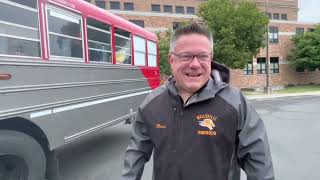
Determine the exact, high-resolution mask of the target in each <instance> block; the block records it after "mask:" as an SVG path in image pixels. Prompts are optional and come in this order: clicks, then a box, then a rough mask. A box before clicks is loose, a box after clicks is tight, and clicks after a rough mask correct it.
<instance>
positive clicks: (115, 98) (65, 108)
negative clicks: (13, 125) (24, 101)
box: [30, 90, 151, 118]
mask: <svg viewBox="0 0 320 180" xmlns="http://www.w3.org/2000/svg"><path fill="white" fill-rule="evenodd" d="M150 92H151V90H148V91H142V92H137V93H132V94H126V95H122V96H116V97H111V98H106V99H100V100H96V101H91V102H85V103H80V104H75V105H70V106H65V107H60V108H55V109H53V110H45V111H40V112H35V113H31V114H30V118H35V117H41V116H46V115H50V114H54V113H59V112H64V111H69V110H73V109H78V108H83V107H87V106H93V105H97V104H101V103H105V102H110V101H115V100H119V99H124V98H128V97H132V96H138V95H142V94H146V93H150Z"/></svg>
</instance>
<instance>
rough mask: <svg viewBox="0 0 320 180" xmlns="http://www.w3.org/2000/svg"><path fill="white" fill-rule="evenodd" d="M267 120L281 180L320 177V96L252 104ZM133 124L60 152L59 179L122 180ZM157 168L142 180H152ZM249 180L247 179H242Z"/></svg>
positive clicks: (122, 126) (98, 134)
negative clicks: (122, 170) (121, 175)
mask: <svg viewBox="0 0 320 180" xmlns="http://www.w3.org/2000/svg"><path fill="white" fill-rule="evenodd" d="M252 103H253V104H254V106H255V107H256V109H257V111H258V113H259V114H260V115H261V116H262V117H263V119H264V122H265V126H266V128H267V131H268V136H269V141H270V147H271V153H272V158H273V163H274V168H275V173H276V179H278V180H289V179H290V180H315V179H320V173H318V172H317V171H318V170H319V168H320V140H319V137H320V118H319V117H320V97H319V96H318V97H316V96H315V97H290V98H277V99H271V100H261V101H260V100H255V101H252ZM129 137H130V125H124V124H118V125H116V126H113V127H110V128H107V129H105V130H103V131H100V133H96V134H92V135H91V136H89V137H86V138H85V139H83V140H82V141H77V142H73V143H71V144H69V145H68V146H66V147H64V148H63V149H60V150H59V151H58V155H59V158H60V178H57V179H58V180H118V179H119V176H120V174H121V167H122V164H123V154H124V151H125V149H126V146H127V144H128V141H129ZM151 176H152V164H151V163H148V164H147V165H146V168H145V171H144V174H143V178H142V180H151ZM242 179H245V178H242Z"/></svg>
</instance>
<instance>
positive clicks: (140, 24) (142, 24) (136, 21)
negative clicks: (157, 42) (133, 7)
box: [129, 20, 144, 27]
mask: <svg viewBox="0 0 320 180" xmlns="http://www.w3.org/2000/svg"><path fill="white" fill-rule="evenodd" d="M129 21H130V22H132V23H134V24H136V25H138V26H140V27H144V21H143V20H129Z"/></svg>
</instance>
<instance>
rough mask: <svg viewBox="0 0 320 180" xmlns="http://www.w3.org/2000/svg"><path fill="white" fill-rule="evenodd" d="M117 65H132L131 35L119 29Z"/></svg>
mask: <svg viewBox="0 0 320 180" xmlns="http://www.w3.org/2000/svg"><path fill="white" fill-rule="evenodd" d="M115 38H116V39H115V41H116V61H117V62H116V63H117V64H131V34H130V32H127V31H124V30H122V29H119V28H115Z"/></svg>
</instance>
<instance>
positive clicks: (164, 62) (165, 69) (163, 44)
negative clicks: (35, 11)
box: [157, 29, 172, 76]
mask: <svg viewBox="0 0 320 180" xmlns="http://www.w3.org/2000/svg"><path fill="white" fill-rule="evenodd" d="M171 35H172V31H171V30H170V29H168V30H166V31H165V32H164V33H157V36H158V40H159V41H158V46H159V53H160V73H161V75H162V76H169V75H170V74H171V68H170V64H169V62H168V55H169V48H170V38H171Z"/></svg>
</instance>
